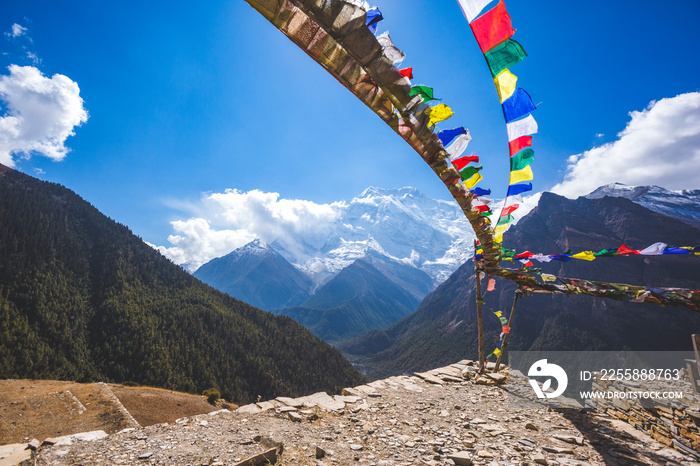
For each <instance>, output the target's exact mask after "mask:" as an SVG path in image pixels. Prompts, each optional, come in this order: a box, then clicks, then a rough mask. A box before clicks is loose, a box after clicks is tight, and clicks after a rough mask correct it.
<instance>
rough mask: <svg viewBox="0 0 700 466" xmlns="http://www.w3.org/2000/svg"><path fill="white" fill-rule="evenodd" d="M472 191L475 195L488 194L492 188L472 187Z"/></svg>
mask: <svg viewBox="0 0 700 466" xmlns="http://www.w3.org/2000/svg"><path fill="white" fill-rule="evenodd" d="M471 192H472V194H473V195H475V196H488V195H490V194H491V190H490V189H484V188H474V189H472V191H471Z"/></svg>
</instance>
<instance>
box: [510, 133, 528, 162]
mask: <svg viewBox="0 0 700 466" xmlns="http://www.w3.org/2000/svg"><path fill="white" fill-rule="evenodd" d="M531 146H532V136H520V137H519V138H517V139H513V140H512V141H510V142H509V143H508V148H509V149H510V156H511V157H512V156H514V155H515V154H517V153H518V152H520V151H521V150H523V149H525V148H526V147H531Z"/></svg>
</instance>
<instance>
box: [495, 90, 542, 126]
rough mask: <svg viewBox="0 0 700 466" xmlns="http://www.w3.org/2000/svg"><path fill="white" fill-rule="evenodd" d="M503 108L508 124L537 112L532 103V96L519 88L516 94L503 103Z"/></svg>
mask: <svg viewBox="0 0 700 466" xmlns="http://www.w3.org/2000/svg"><path fill="white" fill-rule="evenodd" d="M502 106H503V115H504V116H505V118H506V123H510V122H511V121H515V120H518V119H520V118H522V117H524V116H525V115H527V114H528V113H530V112H532V111H533V110H535V104H533V103H532V99H531V98H530V94H528V93H527V92H526V91H525V90H524V89H522V88H517V89H516V90H515V93H513V95H512V96H511V97H510V98H509V99H507V100H506V101H505V102H503V105H502Z"/></svg>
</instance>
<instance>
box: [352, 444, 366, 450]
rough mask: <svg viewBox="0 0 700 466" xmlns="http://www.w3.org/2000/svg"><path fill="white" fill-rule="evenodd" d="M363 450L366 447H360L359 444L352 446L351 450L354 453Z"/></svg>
mask: <svg viewBox="0 0 700 466" xmlns="http://www.w3.org/2000/svg"><path fill="white" fill-rule="evenodd" d="M363 448H364V447H363V446H362V445H358V444H356V443H352V444H350V449H351V450H352V451H360V450H362V449H363Z"/></svg>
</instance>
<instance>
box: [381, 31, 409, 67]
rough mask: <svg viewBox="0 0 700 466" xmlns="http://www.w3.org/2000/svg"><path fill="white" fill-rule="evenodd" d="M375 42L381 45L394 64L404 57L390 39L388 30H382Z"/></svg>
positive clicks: (385, 54)
mask: <svg viewBox="0 0 700 466" xmlns="http://www.w3.org/2000/svg"><path fill="white" fill-rule="evenodd" d="M377 42H379V45H381V46H382V52H383V53H384V56H386V57H387V58H388V59H389V60H391V62H392V63H393V64H394V65H395V64H397V63H400V62H402V61H403V60H404V58H406V55H404V53H403V52H402V51H401V50H399V49H398V48H397V47H396V46H395V45H394V43H393V42H392V41H391V37H389V33H388V32H383V33H382V34H379V35H378V36H377Z"/></svg>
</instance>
